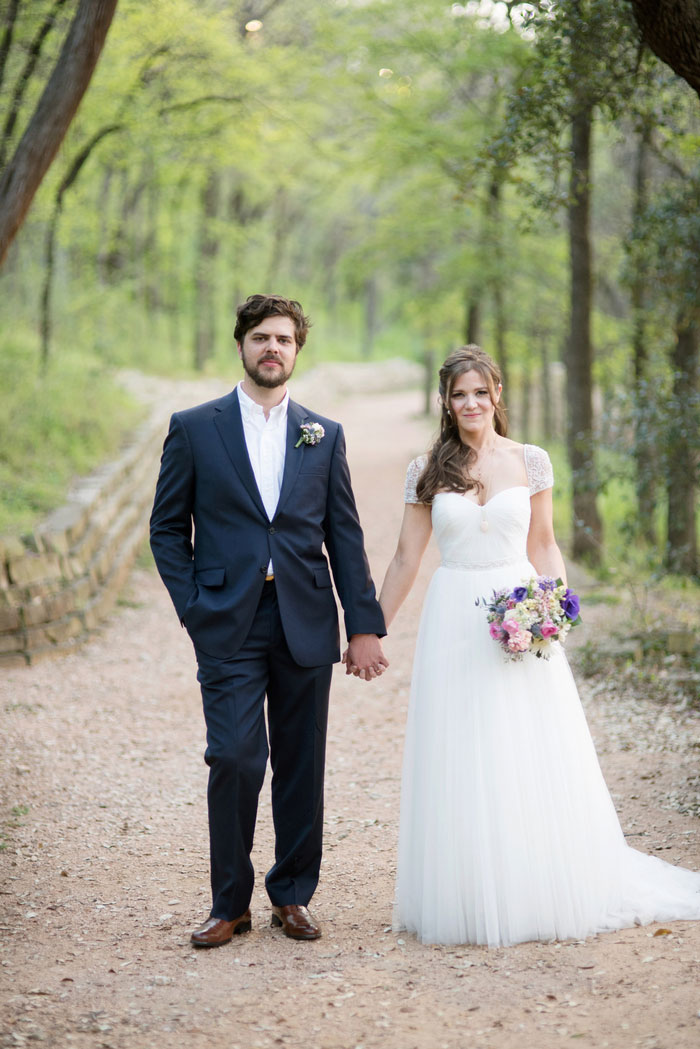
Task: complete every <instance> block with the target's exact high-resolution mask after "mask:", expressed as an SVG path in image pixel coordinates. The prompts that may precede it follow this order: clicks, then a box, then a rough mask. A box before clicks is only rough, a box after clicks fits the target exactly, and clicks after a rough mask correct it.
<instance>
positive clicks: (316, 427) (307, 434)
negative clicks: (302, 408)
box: [294, 423, 326, 448]
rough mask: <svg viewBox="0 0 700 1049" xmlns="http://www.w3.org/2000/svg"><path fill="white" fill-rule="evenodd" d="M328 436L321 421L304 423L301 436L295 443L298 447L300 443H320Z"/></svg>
mask: <svg viewBox="0 0 700 1049" xmlns="http://www.w3.org/2000/svg"><path fill="white" fill-rule="evenodd" d="M325 436H326V431H325V430H324V429H323V427H322V426H321V424H320V423H302V424H301V437H300V438H299V440H298V441H297V443H296V444H295V445H294V447H295V448H298V447H299V445H300V444H318V443H319V442H320V441H322V440H323V438H324V437H325Z"/></svg>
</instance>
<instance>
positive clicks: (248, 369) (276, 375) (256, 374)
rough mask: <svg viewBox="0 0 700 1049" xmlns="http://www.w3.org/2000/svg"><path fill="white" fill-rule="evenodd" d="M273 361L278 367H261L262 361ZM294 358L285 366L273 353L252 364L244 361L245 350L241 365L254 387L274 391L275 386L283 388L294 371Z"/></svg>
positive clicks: (242, 354) (295, 360) (249, 361)
mask: <svg viewBox="0 0 700 1049" xmlns="http://www.w3.org/2000/svg"><path fill="white" fill-rule="evenodd" d="M266 360H274V361H277V363H278V367H276V368H269V366H268V367H265V366H264V365H263V363H262V362H263V361H266ZM296 362H297V359H296V357H295V358H294V360H292V361H290V363H289V364H288V365H286V366H285V364H284V361H282V360H280V358H279V357H277V356H276V355H275V354H274V353H271V354H268V355H265V354H263V356H262V357H261V358H260V360H259V361H256V362H253V361H251V360H247V359H246V353H245V350H243V351H242V353H241V363H242V364H243V371H244V372H245V373H246V375H247V376H249V378H251V379H252V380H253V382H254V383H255V385H256V386H263V387H265V388H266V389H268V390H274V389H275V387H277V386H284V384H285V383H286V381H287V379H289V377H290V375H291V374H292V372H293V371H294V365H295V364H296Z"/></svg>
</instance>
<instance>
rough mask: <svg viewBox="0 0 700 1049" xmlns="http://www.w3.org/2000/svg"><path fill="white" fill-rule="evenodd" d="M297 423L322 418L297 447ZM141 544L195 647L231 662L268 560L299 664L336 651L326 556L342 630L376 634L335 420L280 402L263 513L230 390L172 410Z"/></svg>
mask: <svg viewBox="0 0 700 1049" xmlns="http://www.w3.org/2000/svg"><path fill="white" fill-rule="evenodd" d="M302 422H319V423H321V425H322V426H323V428H324V429H325V437H323V439H322V440H321V441H320V442H319V443H318V444H316V445H306V444H301V445H299V447H296V444H297V441H298V440H299V437H300V435H301V424H302ZM193 531H194V535H193ZM324 548H325V552H324ZM151 549H152V550H153V556H154V558H155V562H156V565H157V567H158V571H159V572H160V575H161V577H162V579H163V582H164V583H165V585H166V587H167V589H168V591H169V593H170V596H171V598H172V601H173V604H174V605H175V610H176V612H177V614H178V616H179V617H180V621H181V622H182V623H183V624H184V626H185V627H186V628H187V631H188V633H189V635H190V637H191V638H192V641H193V642H194V644H195V646H196V648H198V649H201V651H202V652H205V653H207V654H208V655H210V656H214V657H217V658H221V659H225V658H228V657H231V656H233V655H235V653H236V652H237V650H238V648H239V647H240V645H241V644H242V643H243V641H244V640H245V638H246V636H247V634H248V631H249V630H250V626H251V624H252V622H253V617H254V615H255V612H256V609H257V607H258V602H259V600H260V594H261V592H262V588H263V584H264V581H265V574H266V572H267V565H268V561H269V559H270V557H272V562H273V565H274V571H275V587H276V591H277V599H278V603H279V608H280V614H281V617H282V626H283V629H284V633H285V637H286V639H287V644H288V645H289V648H290V651H291V653H292V656H293V658H294V659H295V661H296V662H297V663H298V664H299V665H300V666H304V667H311V666H321V665H323V664H328V663H334V662H337V661H338V659H339V658H340V648H339V634H338V616H337V611H336V603H335V597H334V594H333V589H332V582H331V575H330V571H329V566H328V561H329V560H330V566H331V568H332V570H333V580H334V582H335V585H336V588H337V590H338V594H339V596H340V601H341V604H342V606H343V611H344V613H345V628H346V632H347V635H348V637H350V636H351V635H352V634H378V635H380V636H383V635H384V634H385V632H386V631H385V627H384V618H383V616H382V612H381V609H380V607H379V604H378V603H377V600H376V594H375V589H374V584H373V582H372V579H371V576H370V572H369V565H368V563H367V557H366V555H365V550H364V539H363V535H362V529H361V527H360V521H359V518H358V515H357V509H356V507H355V500H354V497H353V494H352V488H351V486H350V473H349V470H348V465H347V460H346V457H345V439H344V436H343V430H342V427H341V426H340V425H339V424H338V423H336V422H332V421H331V420H330V419H324V418H323V417H322V416H320V415H316V414H315V413H314V412H309V411H307V410H306V409H305V408H302V407H301V405H299V404H296V403H295V402H294V401H292V400H291V399H290V401H289V407H288V415H287V446H286V453H285V464H284V477H283V480H282V488H281V491H280V497H279V502H278V504H277V509H276V511H275V515H274V517H273V518H272V520H270V519H269V518H268V516H267V514H266V512H265V508H264V506H263V503H262V500H261V498H260V493H259V491H258V487H257V484H256V482H255V477H254V475H253V469H252V467H251V465H250V459H249V457H248V451H247V448H246V443H245V437H244V434H243V423H242V420H241V410H240V405H239V402H238V394H237V393H236V391H235V390H233V392H232V393H229V394H227V395H226V396H225V397H221V398H220V399H218V400H215V401H209V402H208V403H207V404H201V405H198V406H197V407H196V408H190V409H188V410H186V411H182V412H176V413H175V414H174V415H173V416H172V418H171V420H170V430H169V432H168V435H167V437H166V439H165V444H164V446H163V456H162V459H161V468H160V474H159V477H158V484H157V487H156V494H155V500H154V504H153V512H152V514H151ZM326 553H327V555H328V557H326Z"/></svg>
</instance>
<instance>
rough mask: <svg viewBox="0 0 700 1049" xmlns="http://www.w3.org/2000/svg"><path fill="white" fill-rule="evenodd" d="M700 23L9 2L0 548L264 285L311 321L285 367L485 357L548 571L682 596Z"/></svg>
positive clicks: (226, 366)
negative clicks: (46, 143) (557, 551)
mask: <svg viewBox="0 0 700 1049" xmlns="http://www.w3.org/2000/svg"><path fill="white" fill-rule="evenodd" d="M650 7H651V8H652V9H654V10H655V15H654V18H655V22H654V25H653V30H654V32H656V33H659V31H662V32H661V36H663V32H665V33H666V38H667V39H666V53H665V52H664V40H663V39H662V38H660V39H655V38H653V37H652V35H651V30H650V29H649V25H648V20H647V22H645V18H647V15H648V9H649V8H650ZM88 9H90V11H89V12H88ZM98 9H99V12H98ZM669 9H675V10H676V14H675V15H674V16H673V17H676V18H677V19H678V20H679V22H678V24H674V23H673V21H672V20H671V22H670V24H667V23H668V18H667V11H668V10H669ZM86 12H88V14H89V15H90V17H92V16H95V13H96V12H98V13H101V14H102V16H103V19H104V23H105V24H103V26H102V28H103V29H104V31H105V32H104V33H103V39H104V46H103V47H101V48H99V49H98V54H95V55H94V56H93V57H94V58H96V59H97V64H96V66H95V70H94V74H93V75H92V77H91V78H90V75H89V74H88V76H87V78H86V80H85V83H84V85H83V87H84V89H85V90H84V97H82V101H81V102H80V105H79V108H78V109H77V113H76V115H75V116H74V117H72V119H71V116H72V114H71V115H70V116H68V117H67V118H66V116H65V113H63V114H62V115H61V117H60V118H61V119H63V120H64V121H65V122H66V127H67V130H66V132H65V135H63V132H62V131H60V129H59V122H60V121H59V116H58V115H55V114H54V109H53V108H52V107H55V113H56V114H58V113H59V111H60V110H61V101H62V97H63V95H62V92H63V88H62V86H61V82H60V80H58V79H56V80H54V81H50V78H51V77H52V76H55V75H56V74H57V70H58V71H59V72H61V70H62V71H63V74H64V75H65V74H66V71H67V73H68V78H69V80H70V77H71V76H73V77H74V78H75V74H74V73H72V72H71V69H72V68H73V67H71V65H70V63H69V62H68V63H67V58H71V56H70V55H67V49H68V50H70V47H71V46H73V47H74V48H75V47H78V44H76V37H75V33H74V31H75V27H76V24H77V22H78V21H79V19H80V18H82V17H87V16H88V15H86ZM686 15H687V18H688V19H690V28H689V26H688V23H686V24H681V22H682V20H683V18H685V17H686ZM668 17H671V16H668ZM694 17H695V18H697V17H698V5H697V4H696V3H690V2H685V3H679V4H668V3H663V2H662V3H659V4H656V3H652V4H649V3H646V4H645V3H642V2H639V3H634V2H624V0H622V2H621V0H561V2H543V3H530V4H520V3H492V2H489V0H483V2H468V3H465V4H449V3H446V2H440V0H410V3H408V2H406V0H149V2H148V3H143V2H142V0H118V2H116V0H112V2H111V4H110V3H108V2H105V3H102V2H99V3H98V0H0V256H4V262H2V268H0V322H1V327H0V368H1V370H2V386H1V389H0V489H1V505H0V534H6V533H15V534H18V533H21V532H23V531H25V530H26V529H28V528H30V527H31V526H32V524H33V523H34V522H35V521H36V520H37V518H38V517H40V516H41V515H42V514H44V513H45V512H46V511H47V510H48V509H50V508H51V507H53V506H55V505H57V504H59V503H60V502H61V501H62V498H63V496H64V493H65V490H66V486H67V484H68V482H69V481H70V478H71V477H72V476H74V475H75V474H76V473H82V472H86V471H88V470H90V469H91V468H92V467H93V466H95V465H96V464H97V463H99V462H100V461H102V460H104V459H105V458H107V457H108V456H109V455H111V454H113V452H114V451H115V449H116V448H117V447H118V446H119V443H120V441H121V439H122V437H123V435H124V433H125V432H126V431H127V430H128V428H129V427H130V426H132V425H133V423H134V420H135V419H136V418H138V414H139V411H141V410H142V409H140V408H139V406H138V405H136V404H134V403H132V402H131V401H130V400H129V399H128V397H127V395H126V394H125V393H124V392H123V390H122V388H121V387H120V386H119V384H118V382H117V381H116V380H115V376H116V374H117V372H118V370H119V369H121V368H132V369H133V368H137V369H140V370H141V371H143V372H151V373H157V374H162V375H169V376H172V375H188V374H189V375H191V374H196V373H205V374H209V375H220V376H222V377H224V376H234V375H236V374H237V358H236V354H235V347H234V344H233V339H232V329H233V317H234V309H235V306H236V304H237V303H238V302H240V301H241V300H242V299H243V298H245V296H246V295H248V294H249V293H251V292H253V291H274V292H278V293H280V294H285V295H289V296H291V297H294V298H298V299H300V300H301V301H302V303H303V304H304V306H305V308H306V309H307V311H308V312H309V313H310V314H311V315H312V319H313V321H314V327H313V329H312V333H311V337H310V340H309V343H308V344H307V347H306V348H305V349H304V351H303V353H302V355H301V357H300V362H299V367H300V368H304V369H306V368H310V367H312V366H313V365H314V364H317V363H320V362H322V361H327V360H345V361H359V360H362V361H379V360H381V359H383V358H389V357H391V358H395V357H406V358H408V359H410V360H425V359H426V355H429V354H432V355H433V360H434V362H435V364H436V365H437V364H439V362H440V361H441V359H442V357H443V356H444V355H445V354H446V353H447V352H448V351H449V350H450V349H452V348H453V347H455V346H457V345H460V344H461V343H463V342H467V341H469V342H478V343H480V344H481V345H482V346H483V347H484V348H485V349H486V350H488V351H489V352H490V353H492V354H493V355H494V356H495V357H496V358H497V359H498V361H499V363H500V365H501V367H502V368H503V371H504V375H505V387H506V401H507V403H508V405H509V407H510V409H511V414H512V419H513V426H512V436H514V437H515V438H516V439H519V440H523V441H532V442H536V443H542V444H544V445H545V446H546V447H547V448H548V449H549V450H550V451H551V453H552V456H553V459H554V460H555V469H556V473H557V477H558V482H559V483H558V487H557V499H558V501H557V518H558V520H557V526H558V530H559V533H560V535H561V538H562V540H563V543H564V544H565V545H566V546H568V552H569V553H570V554H573V555H574V556H575V557H578V558H581V559H586V560H588V561H589V562H590V563H592V564H594V565H596V566H597V567H598V568H599V569H600V570H601V571H602V572H608V573H609V572H618V573H623V574H624V573H628V574H629V575H631V576H635V577H636V578H651V577H652V576H661V575H664V574H665V575H667V576H670V577H672V579H673V580H674V583H675V585H678V584H679V583H681V582H683V584H684V585H687V586H694V585H696V584H695V583H693V580H694V579H695V580H696V579H697V576H698V553H697V551H698V543H697V538H698V520H697V509H698V463H699V462H700V437H699V431H700V427H699V426H698V422H699V398H700V383H699V364H698V355H699V344H700V309H699V304H700V161H699V152H698V146H699V144H700V99H699V97H698V91H699V90H700V74H698V70H697V68H695V67H694V66H693V61H692V51H693V41H697V39H698V38H700V26H698V25H696V26H694V27H693V25H692V19H693V18H694ZM693 28H694V34H693ZM72 32H73V33H74V36H73V38H71V33H72ZM105 34H106V35H105ZM645 36H646V37H647V38H648V39H647V43H646V44H645V41H644V37H645ZM668 39H670V41H671V46H670V49H669V47H668ZM686 43H687V44H688V46H689V49H690V51H691V57H690V59H689V60H688V61H687V62H685V64H684V47H685V45H686ZM649 44H650V45H651V46H647V45H649ZM669 50H670V53H671V58H669V57H668V52H669ZM695 50H696V51H697V47H696V45H695ZM654 51H656V52H657V53H658V54H660V55H662V57H666V58H667V60H668V61H673V62H674V64H675V65H676V71H674V70H672V69H671V68H670V67H669V66H668V65H667V64H665V63H664V61H661V60H660V59H659V58H658V57H656V54H654ZM695 61H696V62H697V61H700V60H699V59H698V56H697V54H696V55H695ZM679 74H680V75H679ZM51 84H53V87H51V90H48V89H47V85H49V86H51ZM45 89H46V93H45ZM42 107H43V108H42ZM37 114H38V118H37ZM42 114H43V119H44V132H41V128H39V131H37V129H36V126H35V123H33V121H34V122H35V121H36V119H40V118H41V117H42ZM59 131H60V137H61V139H62V141H61V144H60V148H59V149H58V152H57V154H56V157H55V160H54V161H53V163H52V164H50V166H48V167H47V170H46V173H45V175H44V176H43V178H41V179H40V180H39V182H40V184H39V185H38V189H37V192H36V195H35V196H34V197H33V200H32V202H31V207H30V208H29V210H28V212H27V214H26V217H25V218H24V221H23V223H21V228H19V227H18V231H17V233H16V235H15V232H14V228H9V226H8V222H7V221H6V220H7V215H8V214H9V212H10V210H11V197H12V194H13V192H16V191H17V187H18V186H20V189H21V185H20V183H21V182H22V179H21V178H19V176H18V174H17V172H18V170H19V166H20V160H22V156H21V151H22V148H23V144H24V147H25V154H26V157H28V158H29V160H28V161H27V163H28V164H29V165H30V166H31V164H34V159H33V157H34V154H33V153H32V151H31V148H29V147H31V146H32V144H33V141H34V140H33V139H32V136H33V135H34V138H36V137H37V135H38V134H39V133H40V132H41V133H48V134H49V135H50V134H52V133H53V134H58V133H59ZM26 157H25V159H26ZM22 177H24V176H22ZM22 184H23V183H22ZM15 225H16V224H15ZM371 392H372V391H371V390H369V391H367V393H368V395H369V394H371ZM320 407H321V408H322V405H321V406H320ZM369 417H370V416H369V415H368V418H369ZM408 451H409V450H407V453H408ZM411 451H412V450H411Z"/></svg>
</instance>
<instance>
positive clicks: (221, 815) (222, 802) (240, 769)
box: [196, 582, 332, 921]
mask: <svg viewBox="0 0 700 1049" xmlns="http://www.w3.org/2000/svg"><path fill="white" fill-rule="evenodd" d="M196 654H197V663H198V668H199V669H198V674H197V679H198V681H199V683H200V685H201V689H202V701H203V706H204V717H205V721H206V726H207V749H206V753H205V761H206V763H207V765H208V766H209V787H208V794H207V800H208V806H209V836H210V850H211V883H212V909H211V914H212V917H214V918H223V919H225V920H227V921H231V920H232V919H233V918H237V917H238V916H239V915H241V914H243V912H244V911H245V910H246V909H247V908H248V906H249V904H250V899H251V896H252V892H253V879H254V873H253V865H252V863H251V859H250V853H251V850H252V847H253V833H254V830H255V820H256V816H257V807H258V796H259V794H260V789H261V787H262V784H263V779H264V777H265V768H266V765H267V758H268V753H269V756H270V764H271V767H272V816H273V821H274V828H275V863H274V865H273V866H272V868H271V869H270V870H269V871H268V873H267V876H266V878H265V886H266V889H267V892H268V895H269V897H270V900H271V902H272V903H273V904H274V905H275V906H278V907H282V906H285V905H286V904H290V903H296V904H302V905H306V904H308V902H309V900H310V899H311V897H312V895H313V893H314V890H315V888H316V885H317V884H318V878H319V871H320V866H321V850H322V836H323V776H324V765H325V750H326V724H327V719H328V694H329V691H330V683H331V674H332V666H331V665H326V666H319V667H300V666H299V665H298V664H297V663H295V662H294V660H293V659H292V656H291V653H290V651H289V648H288V646H287V642H286V640H285V637H284V631H283V629H282V622H281V619H280V614H279V607H278V604H277V596H276V593H275V584H274V582H269V583H265V586H264V589H263V593H262V596H261V598H260V603H259V605H258V608H257V612H256V614H255V618H254V620H253V624H252V626H251V628H250V631H249V633H248V636H247V638H246V640H245V642H244V643H243V645H242V646H241V647H240V648H239V650H238V651H237V652H236V655H235V656H234V657H232V658H230V659H217V658H214V657H213V656H210V655H207V654H206V653H204V652H201V651H200V650H198V649H196ZM265 696H267V730H266V724H265ZM268 731H269V747H268Z"/></svg>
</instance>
